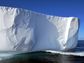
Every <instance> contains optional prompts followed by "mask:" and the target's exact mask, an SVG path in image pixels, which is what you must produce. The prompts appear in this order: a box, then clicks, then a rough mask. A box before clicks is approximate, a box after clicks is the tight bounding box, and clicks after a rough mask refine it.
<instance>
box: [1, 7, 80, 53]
mask: <svg viewBox="0 0 84 63" xmlns="http://www.w3.org/2000/svg"><path fill="white" fill-rule="evenodd" d="M78 29H79V23H78V18H75V17H58V16H50V15H45V14H40V13H36V12H32V11H29V10H25V9H20V8H11V7H0V51H27V52H31V51H39V50H56V51H59V50H69V49H72V48H75V47H76V45H77V40H78Z"/></svg>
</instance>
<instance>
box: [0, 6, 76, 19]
mask: <svg viewBox="0 0 84 63" xmlns="http://www.w3.org/2000/svg"><path fill="white" fill-rule="evenodd" d="M0 9H3V10H5V9H6V10H8V9H18V10H23V11H26V12H29V11H30V12H32V13H35V14H41V15H47V16H51V17H53V16H54V17H60V18H61V17H64V18H66V16H57V15H49V14H44V13H41V12H36V11H32V10H29V9H24V8H17V7H10V6H0ZM67 17H70V18H73V17H74V18H77V17H75V16H67Z"/></svg>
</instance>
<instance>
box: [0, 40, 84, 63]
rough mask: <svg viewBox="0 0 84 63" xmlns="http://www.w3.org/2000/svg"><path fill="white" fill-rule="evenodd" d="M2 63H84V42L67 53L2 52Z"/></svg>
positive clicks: (0, 56) (81, 41) (49, 51)
mask: <svg viewBox="0 0 84 63" xmlns="http://www.w3.org/2000/svg"><path fill="white" fill-rule="evenodd" d="M18 53H20V52H18ZM0 63H84V40H79V41H78V45H77V47H76V48H75V49H73V50H71V51H66V52H60V51H52V50H46V51H37V52H31V53H20V54H17V53H16V52H5V53H4V52H0Z"/></svg>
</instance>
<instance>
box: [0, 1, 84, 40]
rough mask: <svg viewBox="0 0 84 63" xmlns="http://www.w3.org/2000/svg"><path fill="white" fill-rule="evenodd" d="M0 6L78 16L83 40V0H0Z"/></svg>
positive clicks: (80, 35)
mask: <svg viewBox="0 0 84 63" xmlns="http://www.w3.org/2000/svg"><path fill="white" fill-rule="evenodd" d="M0 6H9V7H17V8H24V9H28V10H32V11H36V12H40V13H44V14H48V15H56V16H74V17H78V18H79V21H80V29H79V34H78V35H79V40H84V0H0Z"/></svg>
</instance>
